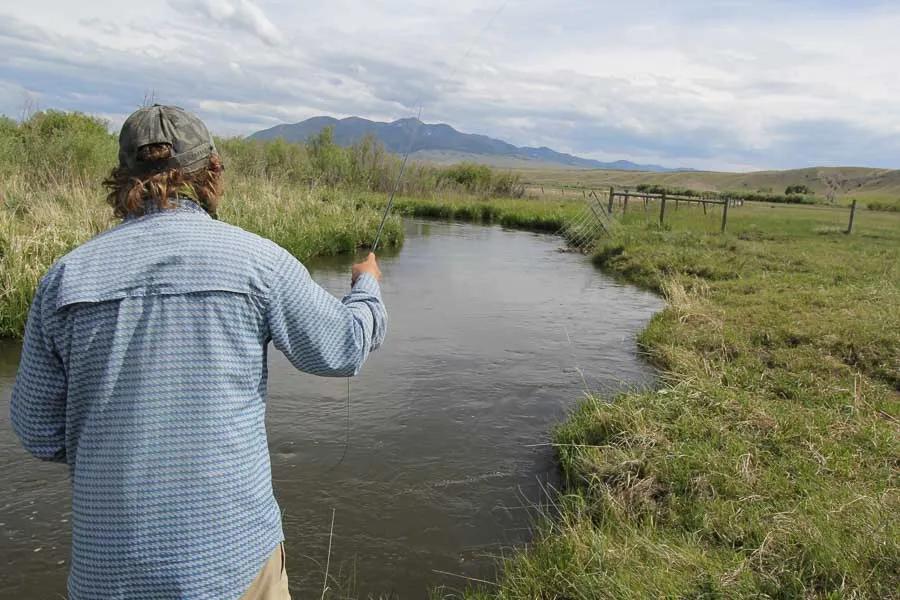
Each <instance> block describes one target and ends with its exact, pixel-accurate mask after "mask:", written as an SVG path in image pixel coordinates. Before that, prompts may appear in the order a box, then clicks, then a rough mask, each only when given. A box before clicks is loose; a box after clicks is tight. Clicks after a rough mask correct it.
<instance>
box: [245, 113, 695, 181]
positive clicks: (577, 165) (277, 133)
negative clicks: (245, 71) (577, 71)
mask: <svg viewBox="0 0 900 600" xmlns="http://www.w3.org/2000/svg"><path fill="white" fill-rule="evenodd" d="M326 127H332V128H333V129H334V140H335V142H337V143H338V144H340V145H342V146H349V145H350V144H353V143H354V142H356V141H358V140H360V139H362V138H363V137H364V136H365V135H367V134H372V135H374V136H375V137H376V138H378V139H379V140H380V141H381V143H383V144H384V145H385V147H386V148H387V149H388V150H389V151H391V152H395V153H398V154H402V153H404V152H406V150H407V149H408V148H409V145H410V139H411V138H413V136H415V142H414V145H413V147H412V152H413V156H414V157H416V158H418V159H420V160H427V161H433V162H459V161H460V160H470V161H474V162H480V163H485V164H491V165H494V166H516V167H528V166H534V167H556V168H559V167H565V168H570V169H614V170H621V171H651V172H656V173H668V172H674V171H678V170H679V169H667V168H665V167H662V166H659V165H640V164H636V163H633V162H630V161H627V160H619V161H615V162H602V161H598V160H592V159H589V158H581V157H578V156H573V155H571V154H565V153H562V152H556V151H555V150H551V149H550V148H547V147H540V148H529V147H519V146H513V145H512V144H508V143H506V142H504V141H502V140H498V139H494V138H490V137H488V136H486V135H478V134H474V133H462V132H459V131H457V130H456V129H454V128H453V127H451V126H450V125H446V124H443V123H438V124H429V123H423V122H421V121H419V120H418V119H400V120H398V121H394V122H392V123H383V122H379V121H370V120H368V119H362V118H360V117H348V118H346V119H335V118H333V117H313V118H311V119H307V120H305V121H301V122H300V123H294V124H293V125H276V126H275V127H272V128H270V129H265V130H263V131H258V132H256V133H254V134H253V135H251V136H250V139H254V140H274V139H277V138H283V139H284V140H286V141H288V142H305V141H306V140H308V139H309V138H310V137H312V136H315V135H317V134H318V133H319V132H321V131H322V130H323V129H324V128H326ZM417 130H418V131H417ZM448 157H455V160H453V159H451V160H450V161H448V160H447V159H448Z"/></svg>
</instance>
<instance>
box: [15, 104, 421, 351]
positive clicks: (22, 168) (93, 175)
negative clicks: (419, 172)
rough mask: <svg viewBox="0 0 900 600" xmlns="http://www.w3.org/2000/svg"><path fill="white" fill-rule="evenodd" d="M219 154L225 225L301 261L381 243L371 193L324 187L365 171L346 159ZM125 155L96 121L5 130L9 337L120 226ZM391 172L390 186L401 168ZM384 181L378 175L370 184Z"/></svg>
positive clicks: (389, 230)
mask: <svg viewBox="0 0 900 600" xmlns="http://www.w3.org/2000/svg"><path fill="white" fill-rule="evenodd" d="M220 145H221V146H222V148H221V150H222V152H223V158H224V160H225V163H226V165H228V170H227V172H226V193H225V197H224V199H223V200H222V202H221V208H220V214H219V217H220V218H221V219H222V220H223V221H225V222H228V223H232V224H234V225H237V226H239V227H242V228H244V229H247V230H249V231H252V232H254V233H258V234H260V235H263V236H265V237H267V238H270V239H272V240H273V241H275V242H277V243H278V244H280V245H282V246H284V247H285V248H287V249H288V250H290V251H291V252H292V253H293V254H294V255H296V256H297V257H298V258H300V259H301V260H303V259H307V258H309V257H311V256H314V255H322V254H336V253H340V252H351V251H353V250H354V249H355V248H357V247H361V246H367V245H370V244H371V242H372V241H373V239H374V235H375V230H376V229H377V227H378V222H379V220H380V217H381V214H380V212H379V211H378V209H377V208H374V207H372V206H370V205H369V204H368V203H365V202H363V201H362V197H363V196H364V194H365V193H368V189H369V188H362V187H360V185H355V184H354V185H349V183H348V185H347V186H345V187H335V186H330V185H326V184H324V183H321V182H320V181H319V180H318V179H316V178H315V177H316V176H317V174H318V175H319V176H321V177H322V178H325V177H326V176H327V173H325V172H324V171H322V169H324V170H326V171H328V170H329V169H331V170H339V169H350V168H351V167H352V165H355V164H356V163H354V162H353V161H351V160H350V159H349V158H347V156H346V155H345V154H341V153H340V152H342V151H341V150H340V149H339V150H338V152H337V153H336V154H335V155H334V156H335V157H334V158H333V159H332V160H333V161H334V162H335V164H337V165H338V166H337V167H335V166H334V165H332V163H329V162H327V161H324V162H321V161H320V163H319V164H318V165H317V166H309V164H310V160H311V159H310V157H309V156H306V155H305V154H303V153H304V152H305V149H304V148H303V147H300V146H295V147H293V148H295V149H296V150H291V149H290V148H289V149H288V151H291V152H295V153H296V156H294V155H290V156H285V154H284V152H285V149H284V148H283V147H280V146H278V145H274V146H269V145H261V144H260V145H256V144H253V145H251V144H249V143H246V142H241V141H225V142H223V143H221V144H220ZM116 147H117V146H116V140H115V138H114V137H113V136H112V135H111V134H109V133H108V132H107V131H106V128H105V125H104V124H102V123H100V122H98V121H96V120H94V119H92V118H90V117H85V116H81V115H62V114H58V113H49V114H47V115H37V116H35V117H34V118H32V120H30V121H28V122H26V123H23V124H15V123H12V122H11V121H8V120H7V121H3V120H0V337H16V336H19V335H21V332H22V330H23V327H24V323H25V318H26V316H27V312H28V306H29V305H30V303H31V298H32V297H33V295H34V291H35V289H36V286H37V283H38V281H39V279H40V277H41V276H42V275H43V274H44V273H45V272H46V271H47V269H48V268H49V267H50V265H51V264H52V263H53V262H54V261H55V260H56V259H58V258H59V257H60V256H62V255H63V254H65V253H66V252H68V251H69V250H71V249H72V248H74V247H75V246H77V245H79V244H81V243H83V242H85V241H87V240H88V239H90V238H91V237H93V236H94V235H96V234H97V233H99V232H101V231H103V230H104V229H106V228H108V227H111V226H113V225H114V224H115V223H116V221H114V220H113V219H112V214H111V213H112V211H111V209H110V208H109V206H107V205H106V203H105V201H104V192H103V190H102V188H101V186H100V182H101V181H102V179H103V177H104V176H105V175H107V174H108V172H109V169H110V168H111V167H112V166H113V165H114V164H115V162H116ZM332 150H333V149H329V150H328V152H331V151H332ZM363 158H364V159H365V157H363ZM345 159H346V160H345ZM368 159H371V156H369V157H368ZM348 165H349V166H348ZM276 166H278V167H279V168H275V167H276ZM290 166H293V170H291V169H289V168H288V167H290ZM254 169H256V170H254ZM317 169H319V170H317ZM384 169H385V170H386V172H387V175H386V177H387V176H390V174H391V173H392V171H391V169H392V167H391V166H390V165H387V166H384ZM355 172H358V170H357V171H355ZM376 172H380V171H379V170H378V169H376V168H375V166H373V167H372V169H371V170H370V171H369V174H370V175H372V174H373V173H376ZM359 176H360V177H362V175H359ZM311 177H312V179H310V178H311ZM355 183H358V182H355ZM420 183H421V182H420ZM371 187H372V188H374V189H377V186H376V185H375V184H374V183H373V184H372V186H371ZM402 236H403V230H402V227H401V224H400V220H399V219H398V218H396V217H395V218H392V219H391V220H390V221H389V222H388V224H387V226H386V228H385V233H384V242H385V243H386V244H387V245H396V244H399V243H400V242H401V241H402Z"/></svg>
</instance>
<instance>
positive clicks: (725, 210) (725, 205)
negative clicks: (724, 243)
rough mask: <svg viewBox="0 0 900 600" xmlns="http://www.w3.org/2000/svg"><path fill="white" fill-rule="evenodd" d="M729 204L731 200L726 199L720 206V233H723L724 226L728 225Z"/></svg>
mask: <svg viewBox="0 0 900 600" xmlns="http://www.w3.org/2000/svg"><path fill="white" fill-rule="evenodd" d="M730 203H731V198H726V199H725V202H724V203H723V204H722V233H725V224H726V223H728V205H729V204H730Z"/></svg>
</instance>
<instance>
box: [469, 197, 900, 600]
mask: <svg viewBox="0 0 900 600" xmlns="http://www.w3.org/2000/svg"><path fill="white" fill-rule="evenodd" d="M729 216H730V217H732V216H733V218H731V219H730V220H729V230H730V233H729V234H727V235H724V236H721V235H718V234H717V233H714V232H715V231H716V217H715V216H710V217H706V218H704V217H703V216H702V213H700V212H699V211H697V210H682V211H679V212H678V213H673V215H672V220H671V221H670V226H669V227H666V228H663V229H660V228H659V227H658V226H657V225H656V224H655V223H653V222H652V220H646V221H645V219H644V217H643V215H641V214H633V215H631V216H629V217H628V218H626V219H625V222H624V223H623V226H622V227H621V228H619V229H618V231H617V233H616V236H615V237H614V238H613V239H610V240H607V241H606V242H605V243H604V244H603V245H602V247H601V248H600V250H599V251H598V253H597V255H596V262H597V264H598V265H600V266H601V267H603V268H604V269H606V270H607V271H609V272H612V273H616V274H618V275H619V276H621V277H623V278H624V279H626V280H628V281H632V282H634V283H637V284H639V285H643V286H647V287H650V288H652V289H655V290H658V291H660V292H661V293H663V294H664V295H665V297H666V299H667V301H668V305H669V306H668V308H667V309H666V310H665V311H663V312H662V313H660V314H658V315H657V316H656V317H654V319H653V320H652V322H651V323H650V324H649V326H648V327H647V328H646V330H645V331H644V332H643V333H642V335H641V336H640V345H641V348H642V349H643V351H644V352H645V353H646V354H647V356H648V357H649V358H650V360H651V361H653V362H654V363H655V364H657V365H658V366H659V367H660V368H661V369H663V372H664V376H663V385H662V387H661V388H660V389H659V390H658V391H653V392H640V393H632V394H626V395H624V396H622V397H620V398H617V399H615V401H614V402H607V401H605V400H604V399H600V398H589V399H586V400H585V401H583V402H582V403H581V404H580V406H579V407H578V409H577V410H576V411H575V412H574V413H573V414H572V415H571V417H570V418H569V420H568V421H567V422H565V423H564V424H562V425H561V426H560V427H559V428H558V429H557V430H556V432H555V434H554V441H555V443H556V444H557V449H558V454H559V458H560V462H561V465H562V469H563V473H564V479H565V482H566V485H565V488H564V490H562V492H561V494H560V496H559V497H558V498H553V499H551V501H552V503H553V504H554V505H555V506H556V507H557V508H558V511H553V512H554V513H556V514H555V518H553V519H544V520H543V522H542V524H541V525H540V526H539V530H538V534H537V537H536V540H535V542H534V543H533V544H532V545H531V546H530V547H529V548H527V549H525V550H523V551H519V552H516V553H514V554H513V555H512V557H510V558H508V559H507V560H505V561H504V563H503V569H502V574H501V576H500V580H499V587H497V588H486V589H483V590H472V591H470V592H469V593H468V597H471V598H504V599H512V598H516V599H519V598H521V599H526V598H527V599H533V598H585V599H587V598H638V597H640V598H644V597H646V598H662V597H666V598H890V597H898V592H897V590H898V589H900V519H898V516H897V515H898V514H900V491H898V487H900V486H898V479H897V476H898V466H900V464H898V456H900V436H898V433H900V431H898V422H900V421H898V416H900V394H898V390H900V217H898V216H897V215H890V214H881V215H874V214H863V215H862V216H861V217H860V220H859V221H858V225H859V229H857V232H856V233H854V234H853V235H851V236H846V235H844V234H842V233H840V232H839V231H840V229H841V226H842V224H843V218H844V215H836V214H835V213H834V212H833V211H826V210H816V209H809V208H804V207H785V206H780V207H773V208H769V207H749V208H748V207H747V206H745V207H742V208H741V209H738V210H735V211H733V215H729Z"/></svg>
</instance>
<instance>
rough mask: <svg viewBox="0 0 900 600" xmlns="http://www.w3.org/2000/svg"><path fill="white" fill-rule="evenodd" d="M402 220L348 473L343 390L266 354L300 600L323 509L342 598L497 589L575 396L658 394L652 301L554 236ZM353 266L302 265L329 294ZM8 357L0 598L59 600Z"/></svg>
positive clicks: (354, 412) (54, 502)
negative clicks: (488, 582) (14, 418)
mask: <svg viewBox="0 0 900 600" xmlns="http://www.w3.org/2000/svg"><path fill="white" fill-rule="evenodd" d="M406 227H407V237H406V243H405V245H404V246H403V248H402V250H400V251H399V252H397V253H396V254H394V255H392V256H391V255H384V256H382V257H381V265H382V270H383V272H384V284H383V293H384V298H385V302H386V305H387V308H388V313H389V315H390V324H389V329H388V338H387V341H386V343H385V345H384V346H383V347H382V349H380V350H379V351H377V352H376V353H374V354H373V355H372V356H371V358H370V360H369V362H368V363H367V365H366V367H365V369H364V371H363V373H362V375H361V376H359V377H358V378H356V379H354V380H352V386H351V398H352V401H351V432H350V447H349V449H348V450H347V454H346V457H345V459H344V460H343V462H342V463H340V464H338V461H339V460H340V458H341V455H342V453H343V451H344V442H345V431H346V430H345V427H346V394H347V382H346V380H333V379H321V378H316V377H312V376H309V375H305V374H301V373H298V372H296V371H295V370H293V368H292V367H291V366H290V365H289V364H288V363H287V361H286V360H284V358H283V357H282V356H281V355H280V353H278V352H277V350H274V349H270V363H269V366H270V388H269V396H270V400H269V408H268V413H267V421H268V430H269V445H270V449H271V453H272V476H273V480H274V485H275V493H276V496H277V497H278V500H279V503H280V505H281V507H282V510H283V512H284V529H285V535H286V537H287V540H286V549H287V557H288V574H289V576H290V579H291V589H292V591H293V592H294V597H295V598H307V597H310V596H313V595H316V596H318V595H319V594H321V590H322V584H323V577H324V572H325V564H326V558H327V553H328V543H329V527H330V524H331V518H332V509H334V511H335V513H334V514H335V518H334V533H333V539H332V550H331V564H330V570H329V571H330V575H331V576H332V577H333V578H334V581H332V582H331V588H332V589H333V590H336V591H337V592H339V593H340V594H348V595H351V596H352V597H360V598H365V597H367V596H368V595H369V594H374V595H378V594H384V595H393V597H399V598H404V599H406V598H423V597H425V596H426V594H427V591H428V590H429V589H431V588H433V587H435V586H439V585H444V586H447V587H448V588H453V589H459V588H462V587H464V586H465V584H466V580H465V579H463V577H475V578H482V579H492V578H494V577H495V575H496V572H495V566H496V563H495V561H494V560H493V558H492V557H493V556H495V555H497V554H499V553H501V552H503V551H504V549H508V547H509V546H512V545H516V544H521V543H523V542H526V541H528V539H529V538H530V531H529V526H530V524H531V521H532V519H533V517H534V512H533V510H531V509H529V508H528V506H529V504H531V503H534V502H540V501H541V500H542V491H541V489H542V487H541V486H542V484H543V483H545V482H550V483H551V484H552V483H553V482H554V481H555V479H556V467H555V465H554V460H553V451H552V449H551V448H550V447H549V446H546V445H541V444H542V443H545V442H547V441H548V440H549V432H550V429H551V428H552V426H553V425H554V424H555V423H557V422H559V421H560V420H561V419H562V418H563V417H564V416H565V413H566V411H567V410H569V409H570V408H571V407H572V406H573V404H574V403H575V402H576V401H577V400H578V398H579V397H580V396H581V395H582V394H583V392H584V387H585V384H586V385H587V386H588V387H589V388H590V389H591V390H595V391H600V392H603V393H607V394H609V393H613V392H614V391H615V390H617V389H619V388H621V387H622V386H646V385H652V383H653V378H654V373H653V370H652V369H651V368H649V367H648V366H647V365H646V364H645V363H644V362H642V360H641V359H640V357H639V356H638V354H637V348H636V344H635V335H636V334H637V333H638V332H639V331H640V330H641V329H642V327H643V326H644V325H645V324H646V322H647V320H648V319H649V318H650V316H651V315H652V314H653V313H654V312H655V311H657V310H659V309H660V308H661V306H662V302H661V300H660V299H659V298H658V297H656V296H654V295H652V294H650V293H647V292H644V291H641V290H638V289H635V288H633V287H630V286H625V285H622V284H620V283H617V282H615V281H614V280H612V279H610V278H609V277H607V276H605V275H603V274H602V273H600V272H599V271H597V270H596V269H594V268H593V267H592V265H591V264H590V261H589V260H588V259H587V258H585V257H582V256H580V255H576V254H569V253H563V252H560V251H559V247H560V240H559V239H558V238H555V237H553V236H548V235H543V234H534V233H525V232H520V231H509V230H503V229H501V228H499V227H483V226H478V225H467V224H458V223H445V222H433V221H407V222H406ZM349 262H350V258H349V257H342V258H337V259H329V260H322V261H314V262H312V263H310V264H309V265H308V266H309V268H310V271H311V272H312V273H313V277H314V278H315V279H316V280H317V281H318V282H319V283H321V284H322V285H324V286H325V287H326V288H328V289H329V290H330V291H332V292H333V293H335V294H337V295H340V294H342V293H344V291H345V290H346V286H347V282H348V273H349V269H348V265H349ZM567 334H568V335H567ZM570 340H571V341H570ZM18 357H19V345H18V344H16V343H12V342H5V343H0V481H2V486H0V540H2V546H0V598H10V599H12V598H16V599H20V598H65V579H66V573H67V568H68V552H69V536H70V530H69V527H70V525H69V516H70V512H69V511H70V506H69V505H70V494H69V483H68V480H67V474H66V469H65V467H63V466H61V465H52V464H44V463H40V462H39V461H37V460H33V459H31V458H29V457H28V456H27V455H26V454H25V453H24V451H22V450H21V448H20V447H19V445H18V442H17V440H16V439H15V436H14V434H13V432H12V430H11V428H10V425H9V408H8V406H9V395H10V389H11V387H12V383H13V379H14V376H15V369H16V365H17V363H18ZM582 374H583V375H582ZM336 597H337V594H336ZM341 597H343V595H341Z"/></svg>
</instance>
